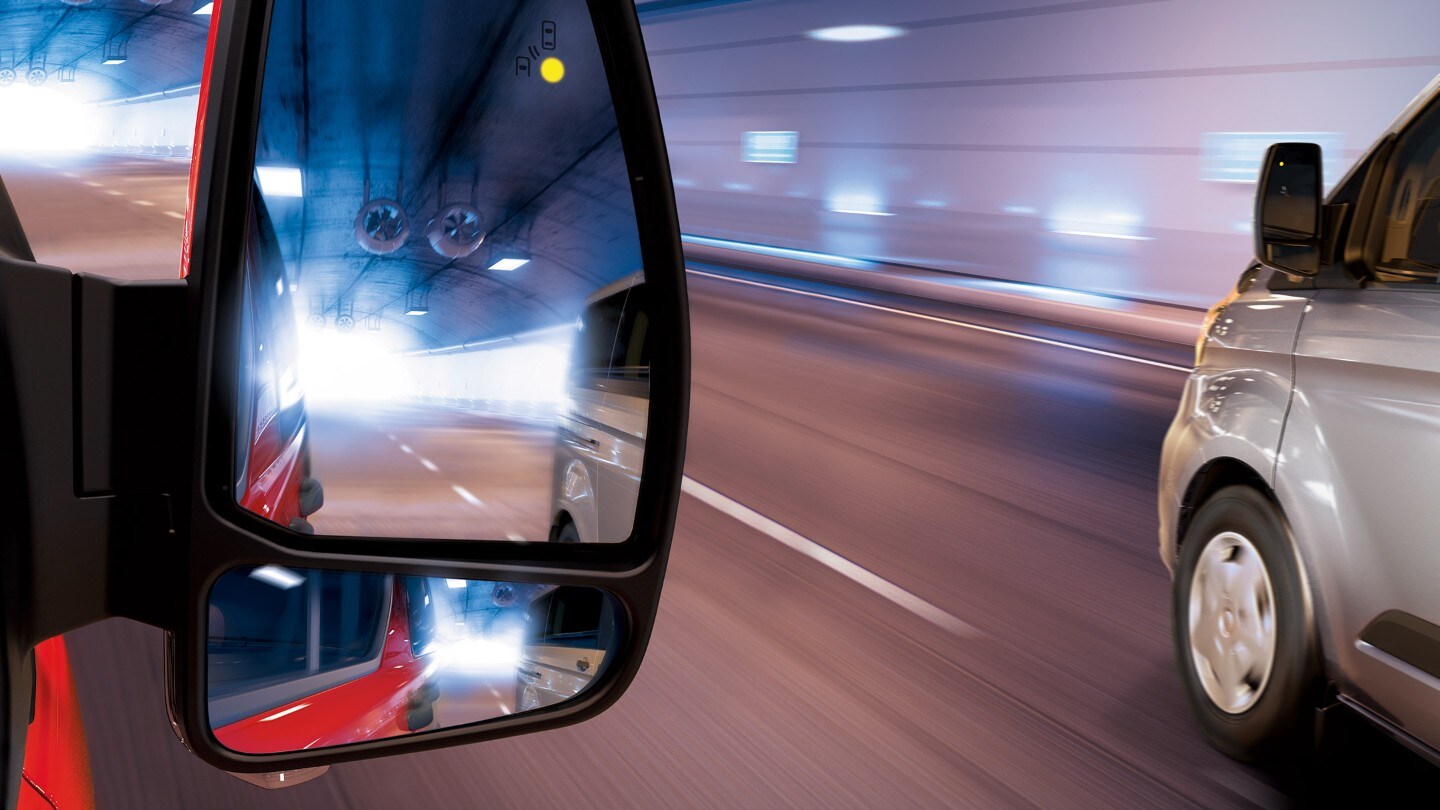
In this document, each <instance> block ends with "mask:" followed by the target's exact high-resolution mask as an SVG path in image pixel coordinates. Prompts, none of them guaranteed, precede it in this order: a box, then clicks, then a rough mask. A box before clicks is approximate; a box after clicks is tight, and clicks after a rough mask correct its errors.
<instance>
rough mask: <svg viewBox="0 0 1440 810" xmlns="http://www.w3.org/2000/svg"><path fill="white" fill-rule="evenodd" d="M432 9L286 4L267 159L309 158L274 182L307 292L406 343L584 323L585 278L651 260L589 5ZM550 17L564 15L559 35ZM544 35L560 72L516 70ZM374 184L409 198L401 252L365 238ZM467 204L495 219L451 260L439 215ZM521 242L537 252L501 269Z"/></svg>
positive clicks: (270, 87) (279, 215)
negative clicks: (361, 217)
mask: <svg viewBox="0 0 1440 810" xmlns="http://www.w3.org/2000/svg"><path fill="white" fill-rule="evenodd" d="M431 10H432V11H433V12H434V13H431V14H427V15H413V14H398V15H397V14H396V13H395V7H394V6H393V4H389V3H382V2H378V0H366V2H355V1H354V0H303V2H294V3H292V4H291V5H290V6H289V8H288V10H287V13H286V14H285V15H284V16H283V17H282V16H279V12H277V17H276V19H275V21H274V23H273V24H274V25H275V34H274V37H275V39H274V40H272V44H271V50H270V55H269V57H268V62H267V68H266V84H265V88H264V95H263V99H262V122H261V131H260V134H259V143H258V147H257V149H258V158H257V163H258V164H260V165H261V166H280V167H289V166H296V167H299V168H300V169H301V171H302V174H303V187H304V193H303V197H301V198H298V199H297V198H287V197H271V196H268V195H267V197H266V206H267V208H268V210H269V212H270V214H271V218H272V219H273V221H274V222H275V226H276V230H277V232H278V234H279V238H280V242H281V249H282V254H283V255H284V256H285V259H286V266H287V273H288V274H289V278H290V280H291V281H292V282H293V283H294V289H295V293H296V295H295V299H294V300H295V304H294V306H296V307H297V308H298V309H300V310H301V312H300V314H301V315H302V316H313V315H316V314H319V315H322V316H324V317H325V318H326V321H327V323H329V324H331V325H334V324H335V323H337V319H338V318H339V317H340V316H342V315H346V314H348V315H349V316H351V317H352V318H353V319H354V321H355V322H356V323H357V324H359V325H362V328H363V324H364V323H365V321H366V320H367V319H371V318H378V319H379V325H380V331H381V332H383V333H385V334H386V336H387V337H388V338H390V339H391V340H393V341H395V342H398V343H400V344H401V345H403V347H404V348H408V349H431V348H437V347H444V346H452V345H455V344H458V343H465V342H471V341H484V340H489V339H494V338H500V337H506V336H509V335H513V334H516V333H520V332H525V331H529V330H533V329H541V328H546V327H553V326H558V325H568V324H571V323H573V322H574V320H575V318H576V316H577V315H578V314H579V312H580V309H581V307H582V305H583V303H584V300H585V299H586V298H587V297H588V296H590V295H592V294H593V293H595V292H596V291H597V290H599V289H601V288H602V287H604V286H606V285H607V284H609V283H610V282H612V281H614V280H616V279H618V278H620V277H621V276H624V275H628V274H630V273H632V272H634V271H636V270H638V269H640V255H639V243H638V236H637V230H636V225H635V220H634V213H633V205H632V201H631V196H630V195H631V191H630V184H629V179H628V173H627V171H626V167H625V161H624V158H623V153H622V150H621V145H620V140H619V136H618V132H617V128H616V120H615V115H614V111H613V108H612V106H611V103H610V101H609V91H608V86H607V82H606V79H605V75H604V69H603V65H602V63H601V60H600V53H599V49H598V46H597V45H596V43H595V41H594V34H593V29H591V27H590V23H589V19H588V14H587V12H586V7H585V4H584V3H582V2H578V0H527V2H523V3H520V4H518V7H512V6H510V5H509V4H500V3H496V4H474V3H469V2H467V0H443V1H442V2H438V3H435V4H433V5H432V6H431ZM545 21H549V22H551V23H553V24H555V25H556V26H557V27H558V37H557V39H556V42H555V43H554V44H555V47H554V49H553V50H552V49H546V48H545V46H544V43H543V41H542V35H541V32H542V23H543V22H545ZM304 30H310V31H315V30H325V31H327V32H328V33H329V34H331V35H330V36H325V37H313V36H312V37H306V36H302V35H301V33H300V32H302V31H304ZM302 42H305V43H308V44H307V45H306V46H305V47H301V46H300V43H302ZM287 43H288V44H287ZM532 48H535V49H537V50H535V51H532V50H531V49H532ZM536 52H539V53H541V54H542V55H555V56H557V57H559V58H561V59H562V60H563V62H564V64H565V66H566V67H565V77H564V79H563V80H562V81H560V82H558V83H549V82H546V81H543V80H542V79H541V78H540V77H539V76H535V75H530V76H525V75H518V74H517V70H516V58H517V57H516V55H517V54H531V53H536ZM538 61H539V59H538V58H537V59H536V62H538ZM367 189H368V195H369V196H368V199H371V200H373V199H377V198H393V199H398V201H399V202H400V204H401V207H402V208H403V209H404V211H405V212H406V214H407V216H408V219H409V227H410V234H409V236H408V238H407V239H405V241H404V243H403V244H402V245H401V246H400V247H399V248H398V249H397V250H395V251H394V252H390V253H383V254H380V253H375V252H372V251H370V250H367V249H366V248H365V247H363V246H362V245H361V243H360V240H359V239H358V238H357V235H356V217H357V213H358V212H359V211H360V209H361V207H362V205H363V204H364V203H365V202H366V200H367V196H366V195H367ZM457 203H458V204H466V205H470V206H473V207H474V208H475V209H476V210H477V211H478V212H479V215H480V226H481V228H483V230H484V231H485V232H486V236H485V240H484V242H483V243H482V244H481V245H480V246H479V248H478V249H476V250H475V251H474V252H473V253H471V254H469V255H466V256H463V257H458V258H454V257H449V256H445V255H441V254H440V253H439V252H437V251H436V250H434V249H433V248H432V246H431V243H430V240H429V239H428V238H427V226H428V225H429V224H430V222H431V220H432V218H434V217H436V216H437V214H438V213H439V212H440V211H441V210H442V209H443V208H444V207H446V206H447V205H449V204H457ZM512 257H519V258H525V259H528V260H529V262H528V264H526V265H525V266H523V267H521V268H519V269H516V270H514V271H510V272H504V271H498V270H492V269H490V267H491V265H492V264H494V263H495V262H496V261H497V260H498V259H501V258H512ZM412 295H413V296H416V297H421V298H423V299H424V304H425V308H426V309H427V310H428V311H427V312H426V313H425V314H424V315H423V316H411V315H407V311H408V309H409V308H410V306H411V303H412Z"/></svg>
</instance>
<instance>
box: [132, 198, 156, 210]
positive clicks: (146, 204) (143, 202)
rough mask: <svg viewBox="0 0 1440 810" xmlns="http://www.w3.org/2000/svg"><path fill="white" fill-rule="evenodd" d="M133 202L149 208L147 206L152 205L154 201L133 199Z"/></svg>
mask: <svg viewBox="0 0 1440 810" xmlns="http://www.w3.org/2000/svg"><path fill="white" fill-rule="evenodd" d="M135 204H136V205H139V206H143V207H145V208H149V207H151V206H153V205H154V204H155V203H153V202H150V201H149V200H136V201H135Z"/></svg>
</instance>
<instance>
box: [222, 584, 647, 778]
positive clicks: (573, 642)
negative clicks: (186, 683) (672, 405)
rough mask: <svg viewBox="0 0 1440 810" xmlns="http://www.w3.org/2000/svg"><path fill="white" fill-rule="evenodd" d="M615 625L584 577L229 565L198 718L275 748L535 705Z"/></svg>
mask: <svg viewBox="0 0 1440 810" xmlns="http://www.w3.org/2000/svg"><path fill="white" fill-rule="evenodd" d="M618 630H619V627H618V615H617V611H616V609H615V605H614V600H613V599H612V598H611V597H610V596H608V595H607V594H605V593H604V592H602V591H599V590H596V589H594V588H582V587H571V586H565V587H556V586H554V585H544V584H536V583H516V582H491V581H483V580H464V579H439V578H433V577H402V576H390V575H385V574H371V573H360V572H347V571H318V570H308V569H292V568H286V567H283V566H278V565H263V566H259V567H253V568H240V569H235V570H233V571H230V572H229V573H227V574H226V575H225V576H223V577H221V578H220V580H219V581H218V582H217V583H216V585H215V587H214V589H213V590H212V592H211V595H210V611H209V633H208V658H207V661H208V663H207V669H206V692H207V698H208V704H209V715H210V723H211V726H212V728H213V729H214V731H215V736H216V739H218V740H219V741H220V742H221V744H223V745H225V746H226V747H227V748H230V749H232V750H235V751H240V752H243V753H278V752H284V751H295V750H301V749H316V748H327V747H332V746H337V745H348V744H351V743H357V742H364V741H367V740H376V739H383V738H386V737H394V736H397V735H404V734H415V733H420V732H424V731H433V730H436V729H440V728H449V727H453V726H462V725H469V724H471V723H478V722H483V721H485V720H492V719H495V718H497V717H503V716H505V715H509V714H514V713H516V712H519V711H534V710H537V709H541V708H544V707H546V706H550V705H553V704H556V703H561V702H563V701H566V700H569V699H571V698H574V697H575V696H577V695H579V694H580V693H581V692H583V691H584V690H585V689H587V688H589V686H590V684H591V683H592V682H593V681H594V679H595V678H596V677H597V676H598V675H599V674H600V673H601V672H602V671H603V669H604V666H605V663H606V661H607V654H608V653H609V651H610V650H612V649H614V647H615V644H616V642H617V640H618V637H619V632H618Z"/></svg>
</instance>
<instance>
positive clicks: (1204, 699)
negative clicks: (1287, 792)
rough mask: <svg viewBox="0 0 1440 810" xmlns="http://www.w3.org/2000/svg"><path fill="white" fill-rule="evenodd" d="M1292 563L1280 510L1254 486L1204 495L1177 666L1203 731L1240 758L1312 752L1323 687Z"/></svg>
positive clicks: (1179, 627)
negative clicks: (1315, 715) (1315, 713)
mask: <svg viewBox="0 0 1440 810" xmlns="http://www.w3.org/2000/svg"><path fill="white" fill-rule="evenodd" d="M1299 565H1300V564H1299V558H1298V557H1297V556H1296V550H1295V548H1294V546H1293V544H1292V542H1291V539H1290V534H1289V531H1288V529H1287V525H1286V522H1285V519H1284V517H1283V515H1281V513H1280V510H1279V508H1278V507H1277V506H1276V505H1275V504H1274V503H1273V502H1272V501H1271V500H1270V499H1269V498H1268V497H1266V496H1265V495H1264V494H1262V493H1260V492H1258V491H1256V490H1255V489H1253V488H1251V487H1245V486H1231V487H1226V488H1224V489H1222V490H1220V491H1218V492H1216V493H1215V494H1214V495H1212V496H1211V497H1210V498H1208V499H1207V500H1206V501H1205V503H1204V504H1203V505H1201V506H1200V508H1199V509H1198V510H1196V512H1195V516H1194V518H1193V519H1192V520H1191V521H1190V525H1189V526H1188V527H1187V528H1186V530H1185V536H1184V538H1183V540H1182V545H1181V548H1180V559H1179V561H1178V564H1177V565H1176V568H1175V578H1174V584H1173V587H1172V589H1171V593H1172V597H1173V598H1172V602H1171V620H1172V629H1171V636H1172V639H1173V641H1174V651H1175V664H1176V667H1177V668H1178V669H1179V672H1180V680H1181V683H1182V684H1183V686H1184V691H1185V697H1186V698H1187V700H1188V701H1189V703H1190V708H1191V710H1192V711H1193V712H1194V714H1195V718H1196V720H1197V721H1198V722H1199V724H1200V727H1201V728H1202V729H1203V730H1204V732H1205V735H1206V736H1207V737H1208V738H1209V739H1210V742H1211V743H1212V744H1213V745H1214V746H1215V747H1216V748H1218V749H1220V750H1221V751H1222V752H1224V753H1225V754H1227V755H1229V756H1230V757H1233V758H1234V759H1238V760H1240V761H1242V762H1255V761H1260V760H1271V759H1276V758H1282V757H1289V756H1293V755H1301V754H1304V753H1306V752H1307V751H1308V750H1310V749H1312V748H1313V744H1314V729H1315V725H1314V710H1315V707H1316V705H1317V703H1318V702H1319V698H1320V695H1321V689H1322V686H1323V681H1322V676H1321V672H1322V670H1321V666H1320V663H1319V654H1318V649H1317V644H1316V640H1315V631H1314V621H1313V618H1312V615H1311V610H1310V605H1309V600H1308V594H1307V592H1306V590H1305V584H1304V583H1305V580H1304V574H1303V572H1302V571H1301V570H1300V567H1299Z"/></svg>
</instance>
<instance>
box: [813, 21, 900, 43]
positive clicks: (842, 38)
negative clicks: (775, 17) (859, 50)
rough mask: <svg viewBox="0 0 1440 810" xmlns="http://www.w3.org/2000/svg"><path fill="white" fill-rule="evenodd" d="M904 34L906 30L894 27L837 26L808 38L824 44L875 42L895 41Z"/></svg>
mask: <svg viewBox="0 0 1440 810" xmlns="http://www.w3.org/2000/svg"><path fill="white" fill-rule="evenodd" d="M903 33H905V29H904V28H898V27H896V26H893V25H837V26H835V27H834V28H818V29H816V30H814V31H811V32H809V33H808V34H806V36H808V37H810V38H811V39H818V40H820V41H822V42H874V41H875V40H878V39H894V38H895V37H898V36H900V35H901V34H903Z"/></svg>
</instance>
